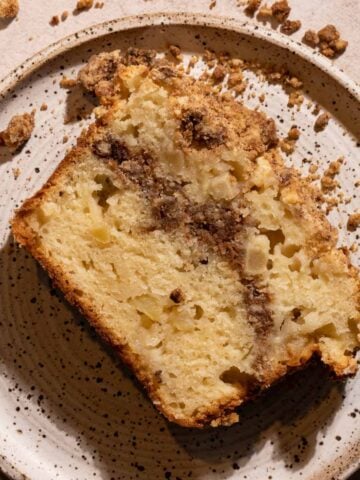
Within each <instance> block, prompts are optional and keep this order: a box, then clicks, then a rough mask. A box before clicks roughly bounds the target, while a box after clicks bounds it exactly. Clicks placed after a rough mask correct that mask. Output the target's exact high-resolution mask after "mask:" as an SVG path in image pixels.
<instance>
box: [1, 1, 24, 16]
mask: <svg viewBox="0 0 360 480" xmlns="http://www.w3.org/2000/svg"><path fill="white" fill-rule="evenodd" d="M18 13H19V2H18V0H0V18H14V17H16V15H17V14H18Z"/></svg>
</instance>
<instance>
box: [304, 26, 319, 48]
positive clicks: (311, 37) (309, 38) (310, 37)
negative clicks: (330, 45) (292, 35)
mask: <svg viewBox="0 0 360 480" xmlns="http://www.w3.org/2000/svg"><path fill="white" fill-rule="evenodd" d="M302 41H303V42H304V43H306V45H309V47H313V48H315V47H316V46H317V45H319V43H320V39H319V35H318V34H317V33H316V32H315V30H306V32H305V33H304V36H303V38H302Z"/></svg>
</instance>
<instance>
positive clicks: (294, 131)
mask: <svg viewBox="0 0 360 480" xmlns="http://www.w3.org/2000/svg"><path fill="white" fill-rule="evenodd" d="M287 136H288V138H289V139H290V140H299V137H300V130H299V129H298V128H297V127H296V126H295V125H293V126H292V127H291V128H290V130H289V131H288V134H287Z"/></svg>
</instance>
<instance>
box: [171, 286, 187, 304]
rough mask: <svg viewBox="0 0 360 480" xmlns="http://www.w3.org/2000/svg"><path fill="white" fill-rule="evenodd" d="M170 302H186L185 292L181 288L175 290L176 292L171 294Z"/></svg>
mask: <svg viewBox="0 0 360 480" xmlns="http://www.w3.org/2000/svg"><path fill="white" fill-rule="evenodd" d="M170 300H172V301H173V302H174V303H181V302H183V301H184V300H185V295H184V292H183V291H182V290H181V289H180V288H175V290H173V291H172V292H171V293H170Z"/></svg>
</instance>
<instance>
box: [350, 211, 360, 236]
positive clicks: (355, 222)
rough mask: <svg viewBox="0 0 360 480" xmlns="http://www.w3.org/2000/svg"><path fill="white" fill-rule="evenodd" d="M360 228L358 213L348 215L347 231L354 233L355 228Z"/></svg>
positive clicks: (359, 215)
mask: <svg viewBox="0 0 360 480" xmlns="http://www.w3.org/2000/svg"><path fill="white" fill-rule="evenodd" d="M359 227H360V212H357V213H352V214H351V215H349V219H348V222H347V229H348V230H349V231H350V232H355V230H356V229H357V228H359Z"/></svg>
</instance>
